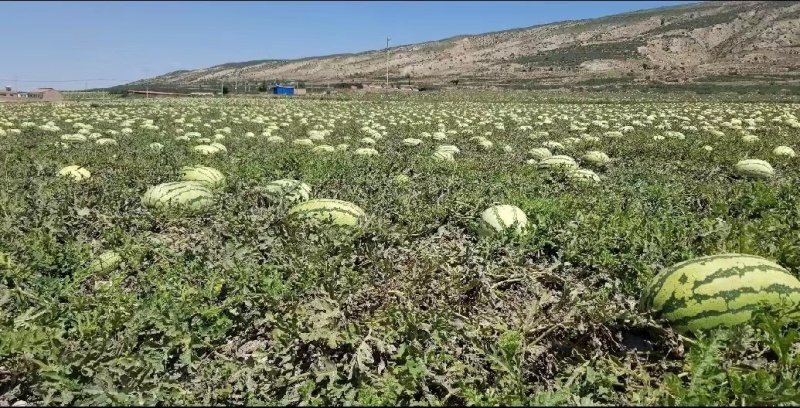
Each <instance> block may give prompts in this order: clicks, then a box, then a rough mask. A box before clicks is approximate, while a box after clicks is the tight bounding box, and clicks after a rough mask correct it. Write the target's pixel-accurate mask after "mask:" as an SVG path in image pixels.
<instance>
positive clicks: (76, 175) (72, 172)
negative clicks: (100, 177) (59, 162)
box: [58, 166, 92, 181]
mask: <svg viewBox="0 0 800 408" xmlns="http://www.w3.org/2000/svg"><path fill="white" fill-rule="evenodd" d="M58 175H59V176H69V177H71V178H72V180H74V181H82V180H86V179H88V178H89V177H92V173H90V172H89V170H86V168H85V167H83V166H67V167H64V168H63V169H61V170H60V171H59V172H58Z"/></svg>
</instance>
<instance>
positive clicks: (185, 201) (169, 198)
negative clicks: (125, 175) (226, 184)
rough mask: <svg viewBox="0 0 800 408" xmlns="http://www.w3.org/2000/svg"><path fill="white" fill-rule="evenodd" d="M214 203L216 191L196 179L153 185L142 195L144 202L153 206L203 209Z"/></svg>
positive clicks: (148, 205) (147, 205)
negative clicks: (213, 191)
mask: <svg viewBox="0 0 800 408" xmlns="http://www.w3.org/2000/svg"><path fill="white" fill-rule="evenodd" d="M213 203H214V193H212V192H211V190H209V189H208V187H206V186H204V185H203V184H201V183H198V182H196V181H173V182H170V183H162V184H159V185H157V186H154V187H151V188H150V189H149V190H147V192H145V193H144V195H143V196H142V204H144V206H146V207H152V208H166V207H168V208H175V209H184V210H193V211H197V210H202V209H204V208H206V207H208V206H210V205H211V204H213Z"/></svg>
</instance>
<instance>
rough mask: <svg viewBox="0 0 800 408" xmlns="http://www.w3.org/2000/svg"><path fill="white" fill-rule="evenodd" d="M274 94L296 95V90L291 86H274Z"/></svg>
mask: <svg viewBox="0 0 800 408" xmlns="http://www.w3.org/2000/svg"><path fill="white" fill-rule="evenodd" d="M272 93H273V94H275V95H294V88H292V87H289V86H274V87H272Z"/></svg>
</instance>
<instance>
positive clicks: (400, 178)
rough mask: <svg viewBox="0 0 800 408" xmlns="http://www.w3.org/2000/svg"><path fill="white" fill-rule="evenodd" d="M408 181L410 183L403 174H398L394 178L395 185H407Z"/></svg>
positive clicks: (409, 179) (408, 178)
mask: <svg viewBox="0 0 800 408" xmlns="http://www.w3.org/2000/svg"><path fill="white" fill-rule="evenodd" d="M409 181H411V177H408V176H407V175H405V174H398V175H397V176H395V177H394V182H395V183H397V184H407V183H408V182H409Z"/></svg>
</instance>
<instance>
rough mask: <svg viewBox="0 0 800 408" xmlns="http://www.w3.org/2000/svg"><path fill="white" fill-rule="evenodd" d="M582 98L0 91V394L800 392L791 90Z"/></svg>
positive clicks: (616, 399)
mask: <svg viewBox="0 0 800 408" xmlns="http://www.w3.org/2000/svg"><path fill="white" fill-rule="evenodd" d="M594 102H601V101H599V100H598V101H585V102H583V103H573V102H570V101H563V100H558V98H530V99H529V98H525V97H519V96H514V97H507V98H505V99H504V97H503V96H492V97H483V98H472V97H470V96H469V95H468V94H465V95H462V96H461V97H457V95H456V96H454V97H452V98H444V99H436V98H431V97H429V96H426V95H413V96H403V97H398V98H396V99H394V100H387V101H381V100H378V99H377V98H375V99H373V100H355V99H352V98H351V99H347V98H340V99H339V100H313V99H272V98H235V99H234V98H228V99H222V98H220V99H172V100H170V99H163V100H154V99H147V100H142V99H139V100H123V99H119V100H110V101H99V102H93V103H91V104H90V103H88V102H65V103H59V104H40V103H37V104H33V103H31V104H5V105H2V106H0V142H2V148H0V163H2V166H1V167H0V169H1V170H0V402H6V403H8V404H13V403H14V402H16V401H20V400H22V401H26V402H27V403H28V404H35V405H45V404H48V405H49V404H53V405H154V404H161V405H190V404H191V405H194V404H214V405H223V404H248V405H284V404H289V405H301V404H302V405H454V404H456V405H463V404H466V405H609V404H614V405H617V404H625V405H631V404H635V405H643V404H646V405H734V404H735V405H798V404H800V340H798V331H797V328H798V325H797V322H798V320H800V319H798V318H797V312H796V310H797V307H798V306H797V305H796V304H794V303H792V301H794V300H795V299H798V296H800V282H798V284H797V286H793V285H795V283H794V282H796V281H797V277H798V276H800V189H799V187H800V161H799V160H800V159H798V158H797V157H796V156H795V154H794V152H796V151H797V149H798V148H800V122H798V116H800V104H797V103H789V102H784V103H779V102H777V101H775V102H768V101H760V102H734V101H725V102H723V101H721V100H716V101H715V100H714V99H713V98H710V97H709V98H705V99H704V100H698V101H690V100H688V99H683V100H681V99H680V98H679V97H668V96H665V97H664V98H663V101H640V100H638V99H637V97H635V96H633V97H630V98H624V100H619V101H618V102H619V103H594ZM606 102H607V101H606ZM278 180H286V181H285V182H279V183H274V182H275V181H278ZM165 183H169V184H165ZM301 183H302V184H301ZM303 184H304V185H303ZM315 200H317V201H315ZM331 200H338V201H331ZM495 206H500V207H495ZM511 206H513V207H511ZM514 207H516V209H515V208H514ZM331 221H333V222H331ZM720 254H739V255H734V256H727V255H726V257H725V258H724V259H725V260H726V261H725V262H727V263H723V262H722V261H708V262H697V263H695V264H691V265H690V266H691V268H694V269H691V268H689V269H691V270H689V269H686V268H684V269H680V268H678V269H674V268H673V269H674V270H676V271H677V272H678V273H679V274H680V273H683V274H684V275H680V276H678V275H676V276H678V277H676V278H675V280H674V281H670V280H668V279H666V278H665V276H666V272H665V271H672V270H670V269H669V268H670V267H672V266H673V265H676V264H678V263H680V262H684V261H691V260H696V259H698V258H700V257H703V256H709V255H720ZM748 255H754V256H758V257H760V258H754V257H748ZM761 258H763V261H762V260H761ZM720 259H722V258H720ZM714 262H717V263H714ZM748 262H751V263H748ZM715 265H716V266H715ZM704 268H705V269H704ZM708 268H717V269H713V270H710V269H708ZM737 268H738V269H737ZM661 272H665V273H664V274H661V275H659V273H661ZM670 273H671V272H670ZM704 273H705V275H704ZM659 279H660V280H659ZM687 280H688V281H689V283H687ZM651 283H652V284H651ZM658 285H673V286H670V287H668V288H666V289H664V291H662V292H658V290H657V289H658V288H660V286H658ZM681 285H685V286H681ZM703 285H706V286H703ZM776 285H777V286H776ZM665 287H666V286H665ZM654 288H655V289H654ZM665 293H667V294H668V295H664V294H665ZM748 299H749V300H748ZM761 301H765V302H767V303H769V304H767V303H759V302H761ZM778 301H780V302H783V303H781V304H780V305H777V303H776V302H778ZM659 302H660V303H659ZM743 302H744V303H743ZM747 302H750V303H747ZM770 302H771V303H770ZM736 305H738V306H736ZM742 305H744V306H742ZM767 306H769V307H767ZM734 315H735V316H734ZM726 319H727V320H726ZM735 319H739V320H740V321H737V322H736V324H728V323H730V322H733V320H735ZM718 322H721V323H724V324H717V323H718ZM701 326H703V327H702V328H701V329H697V330H694V329H695V328H698V327H701ZM706 326H708V327H706ZM712 326H713V327H712ZM687 327H689V328H690V329H691V330H687V329H686V328H687Z"/></svg>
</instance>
